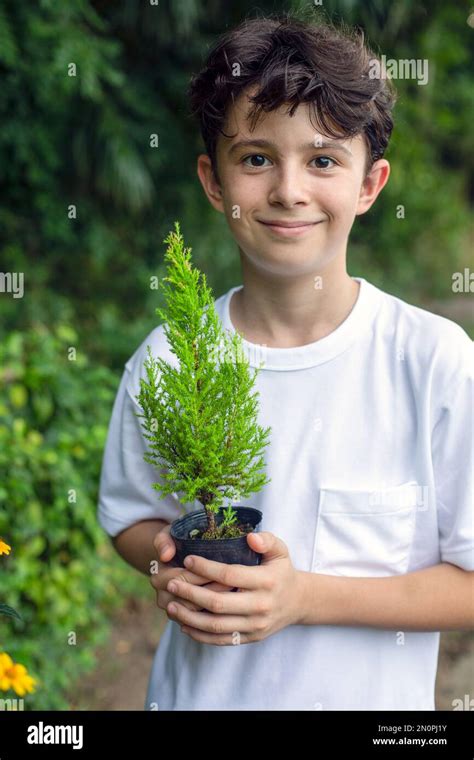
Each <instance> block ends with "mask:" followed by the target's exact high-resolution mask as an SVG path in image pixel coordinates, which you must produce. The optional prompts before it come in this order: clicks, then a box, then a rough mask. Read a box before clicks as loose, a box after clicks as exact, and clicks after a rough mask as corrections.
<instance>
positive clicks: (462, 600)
mask: <svg viewBox="0 0 474 760" xmlns="http://www.w3.org/2000/svg"><path fill="white" fill-rule="evenodd" d="M299 578H300V580H301V583H300V594H299V596H300V601H301V617H300V619H299V620H298V621H297V622H298V623H299V624H301V625H348V626H371V627H374V628H385V629H388V630H397V631H398V630H412V631H449V630H474V572H468V571H467V570H463V569H462V568H460V567H457V566H456V565H452V564H450V563H441V564H439V565H434V566H433V567H428V568H424V569H423V570H416V571H414V572H411V573H407V574H406V575H396V576H389V577H382V578H347V577H343V576H333V575H321V574H318V573H310V572H306V571H299Z"/></svg>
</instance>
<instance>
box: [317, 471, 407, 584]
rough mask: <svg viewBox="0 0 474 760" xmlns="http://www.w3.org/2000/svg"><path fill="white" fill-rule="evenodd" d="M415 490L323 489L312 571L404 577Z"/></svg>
mask: <svg viewBox="0 0 474 760" xmlns="http://www.w3.org/2000/svg"><path fill="white" fill-rule="evenodd" d="M418 489H419V486H418V484H417V483H416V481H409V482H407V483H403V484H402V485H400V486H395V487H391V488H384V489H382V490H380V491H378V490H376V491H374V490H372V491H368V490H367V491H360V490H348V489H340V488H321V489H320V496H319V510H318V515H317V523H316V532H315V537H314V545H313V556H312V559H311V567H310V570H311V571H312V572H317V573H325V574H327V575H345V576H361V577H364V576H386V575H397V574H400V573H406V572H407V568H408V562H409V558H410V549H411V545H412V541H413V535H414V529H415V517H416V505H417V492H418Z"/></svg>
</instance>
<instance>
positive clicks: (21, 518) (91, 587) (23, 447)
mask: <svg viewBox="0 0 474 760" xmlns="http://www.w3.org/2000/svg"><path fill="white" fill-rule="evenodd" d="M74 348H75V349H77V357H76V359H75V360H71V357H72V353H71V349H74ZM0 368H1V369H0V383H1V388H2V394H1V397H0V399H1V400H0V535H1V536H2V537H4V539H5V540H6V541H8V543H9V544H11V545H12V547H13V551H12V554H11V556H10V558H9V560H8V563H7V562H6V561H5V558H4V557H2V558H1V559H0V561H1V562H2V567H1V568H0V570H1V572H0V599H2V601H3V602H5V603H7V604H9V605H11V606H12V607H14V608H15V609H17V610H18V611H19V612H20V614H21V617H22V619H23V621H22V622H21V623H20V622H18V621H16V620H11V619H10V620H8V621H5V620H2V619H0V644H1V649H2V650H5V651H7V652H8V653H9V654H10V655H11V657H12V658H13V659H14V660H15V661H17V662H20V663H22V664H23V665H25V666H26V667H27V669H28V671H29V672H30V673H31V674H32V675H33V676H34V677H35V678H37V679H38V684H37V687H36V692H35V693H34V694H31V695H27V696H26V697H25V708H26V709H67V706H68V703H67V696H66V693H67V690H68V689H71V688H73V685H74V682H75V681H76V680H77V679H78V678H79V676H80V675H81V674H82V673H83V672H85V671H86V670H88V669H89V668H91V667H93V665H94V664H95V658H94V651H93V650H94V647H95V646H96V645H98V644H99V643H101V642H103V641H104V640H105V638H106V636H107V625H106V613H107V612H109V611H110V610H111V609H112V608H113V606H114V605H115V604H117V603H119V602H120V601H121V599H122V596H123V595H124V594H127V593H132V591H133V593H135V594H136V593H139V594H140V593H141V592H142V591H143V593H145V590H146V584H140V582H138V583H137V578H136V576H135V577H134V576H133V574H131V573H130V570H129V568H127V567H126V565H125V564H124V563H123V562H122V560H121V559H120V558H119V557H118V556H117V555H116V553H115V551H114V550H113V548H112V547H111V545H110V542H109V539H108V538H107V536H106V534H105V533H104V532H103V530H102V528H101V527H100V525H99V524H98V522H97V517H96V503H97V490H98V479H99V474H100V465H101V460H102V452H103V448H104V444H105V438H106V433H107V426H108V422H109V418H110V413H111V407H112V403H113V399H114V397H115V392H116V386H117V378H116V376H115V375H114V374H113V373H111V372H110V370H108V369H106V368H104V367H94V366H91V364H90V363H89V361H88V359H87V358H86V357H85V356H84V355H83V354H82V353H81V351H80V348H78V337H77V335H76V333H75V331H74V330H73V329H71V328H70V327H68V326H66V325H63V324H62V325H59V326H58V327H57V328H56V329H53V330H51V329H49V328H48V327H46V326H45V325H43V324H36V325H35V326H34V327H32V328H30V329H29V330H28V331H26V332H24V333H18V332H13V333H11V334H10V335H9V336H8V337H7V338H5V340H4V341H3V343H2V345H0ZM134 587H136V588H134ZM74 635H75V637H76V644H75V645H74V643H73V636H74ZM2 696H7V695H5V694H3V695H2ZM8 696H9V695H8Z"/></svg>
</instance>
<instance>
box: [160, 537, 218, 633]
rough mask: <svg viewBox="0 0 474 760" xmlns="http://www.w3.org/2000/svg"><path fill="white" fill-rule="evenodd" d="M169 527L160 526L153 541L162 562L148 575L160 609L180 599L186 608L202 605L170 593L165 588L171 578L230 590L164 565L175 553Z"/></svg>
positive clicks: (194, 608) (211, 587) (181, 569)
mask: <svg viewBox="0 0 474 760" xmlns="http://www.w3.org/2000/svg"><path fill="white" fill-rule="evenodd" d="M170 528H171V526H170V525H167V526H166V527H165V528H162V530H160V531H159V532H158V533H157V535H156V537H155V540H154V541H153V546H154V548H155V549H156V552H157V554H158V557H159V559H160V560H161V563H163V564H161V563H160V562H159V563H158V572H157V573H152V574H151V577H150V583H151V585H152V587H153V588H154V589H155V590H156V604H157V606H158V607H160V609H162V610H165V611H166V610H167V607H168V605H169V604H170V603H171V602H172V601H175V602H176V601H180V603H181V604H183V605H184V606H185V607H187V609H189V610H194V611H200V610H202V606H199V605H196V604H193V602H191V601H183V600H182V599H179V600H178V598H177V597H176V596H175V595H174V594H170V593H169V591H167V590H166V587H167V585H168V583H169V582H170V580H171V579H172V578H178V579H179V580H180V581H181V582H182V583H188V584H194V585H199V586H206V588H208V589H210V590H212V591H214V592H221V593H222V592H223V591H230V590H231V588H232V587H231V586H226V585H225V584H224V583H214V582H209V578H205V577H204V576H201V575H196V574H195V573H191V572H190V571H189V570H185V568H184V567H165V566H164V565H165V563H166V562H170V561H171V560H172V559H173V557H174V555H175V554H176V546H175V543H174V541H173V539H172V538H171V536H170ZM167 614H168V613H167ZM168 617H169V618H170V619H171V620H172V619H173V618H171V616H170V615H169V614H168Z"/></svg>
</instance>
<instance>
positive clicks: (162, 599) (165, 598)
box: [156, 591, 202, 612]
mask: <svg viewBox="0 0 474 760" xmlns="http://www.w3.org/2000/svg"><path fill="white" fill-rule="evenodd" d="M156 596H157V606H158V607H159V608H160V609H161V610H165V611H166V608H167V607H168V604H169V603H170V602H179V603H180V604H184V606H185V607H187V608H188V610H193V611H194V612H200V611H201V609H202V607H199V606H198V605H197V604H194V603H193V602H190V601H187V600H185V599H180V598H179V597H178V596H176V595H175V594H170V593H169V591H159V592H158V594H157V595H156Z"/></svg>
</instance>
